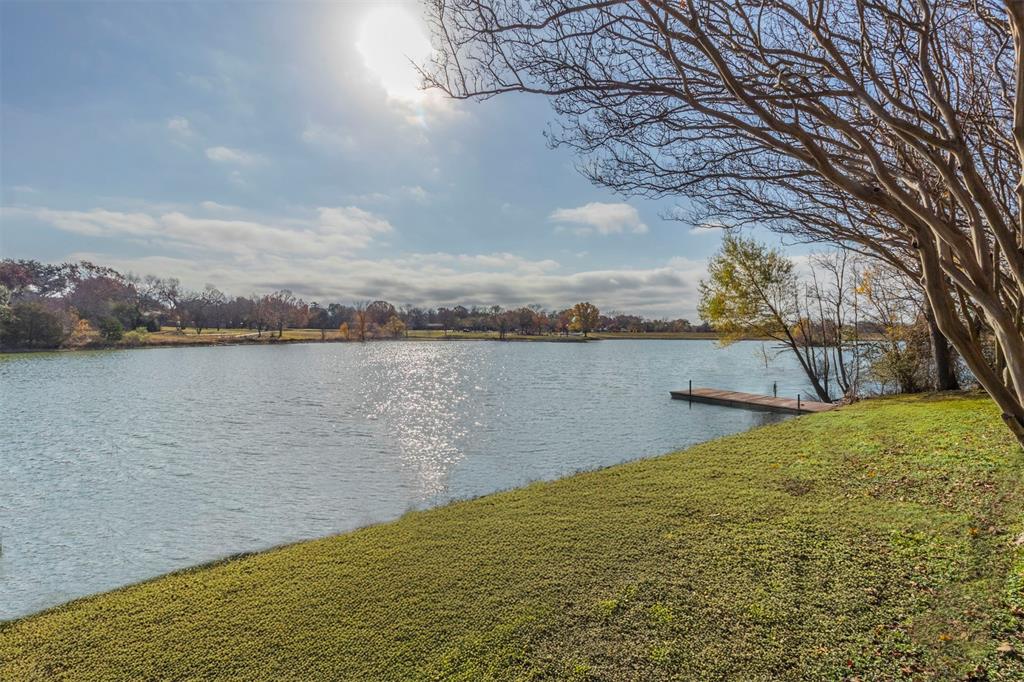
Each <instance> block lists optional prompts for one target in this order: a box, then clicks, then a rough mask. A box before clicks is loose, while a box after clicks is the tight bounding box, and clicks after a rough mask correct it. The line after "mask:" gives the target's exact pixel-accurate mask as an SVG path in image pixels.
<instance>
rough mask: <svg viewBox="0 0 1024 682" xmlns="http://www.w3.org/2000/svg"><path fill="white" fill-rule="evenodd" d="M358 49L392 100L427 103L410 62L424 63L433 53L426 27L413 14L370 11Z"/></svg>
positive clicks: (361, 29) (397, 10)
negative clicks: (424, 101)
mask: <svg viewBox="0 0 1024 682" xmlns="http://www.w3.org/2000/svg"><path fill="white" fill-rule="evenodd" d="M355 46H356V50H358V51H359V54H360V55H362V58H363V62H364V63H365V64H366V68H367V69H369V71H370V72H371V73H373V75H374V76H376V77H377V79H378V80H379V81H380V83H381V85H382V86H383V87H384V90H385V91H386V92H387V94H388V97H391V98H392V99H396V100H400V101H404V102H408V103H410V104H420V103H422V102H423V100H424V98H425V97H426V93H425V92H424V91H423V90H420V88H419V86H420V76H419V74H418V73H417V72H416V69H414V68H413V66H412V64H411V63H410V60H412V62H415V63H417V64H418V63H421V62H423V61H424V60H425V59H427V58H428V57H430V55H431V53H432V52H433V49H432V48H431V46H430V40H429V39H428V38H427V35H426V33H425V31H424V27H423V25H422V24H421V23H420V22H419V21H418V20H417V18H416V17H415V16H413V15H412V14H411V13H410V12H409V11H407V10H405V9H402V8H401V7H395V6H393V5H392V6H385V7H375V8H374V9H372V10H370V11H369V12H368V13H367V14H366V16H365V17H364V18H363V22H362V24H361V25H360V27H359V36H358V38H357V39H356V43H355Z"/></svg>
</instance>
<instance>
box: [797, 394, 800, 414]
mask: <svg viewBox="0 0 1024 682" xmlns="http://www.w3.org/2000/svg"><path fill="white" fill-rule="evenodd" d="M796 409H798V410H799V409H800V394H799V393H797V394H796Z"/></svg>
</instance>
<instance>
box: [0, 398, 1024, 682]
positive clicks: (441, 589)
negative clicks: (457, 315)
mask: <svg viewBox="0 0 1024 682" xmlns="http://www.w3.org/2000/svg"><path fill="white" fill-rule="evenodd" d="M697 416H698V415H697V414H696V413H693V414H688V413H687V414H684V413H681V414H680V418H681V419H687V418H697ZM1004 431H1005V429H1004V427H1003V426H1002V424H1001V422H1000V421H999V419H998V417H997V414H996V411H995V410H994V409H993V408H992V406H991V405H990V404H989V403H988V402H987V401H985V400H983V399H980V398H949V397H932V398H909V399H890V400H879V401H870V402H866V403H861V404H859V405H856V406H853V407H850V408H844V409H842V410H838V411H835V412H830V413H825V414H819V415H810V416H805V417H801V418H799V419H796V420H792V421H789V422H786V423H784V424H780V425H776V426H770V427H766V428H763V429H760V430H756V431H752V432H749V433H746V434H741V435H738V436H733V437H730V438H725V439H722V440H718V441H714V442H711V443H707V444H704V445H700V446H697V447H694V448H691V449H689V450H687V451H684V452H680V453H675V454H671V455H667V456H664V457H659V458H655V459H648V460H642V461H636V462H633V463H629V464H624V465H621V466H616V467H612V468H609V469H604V470H601V471H597V472H593V473H585V474H581V475H577V476H573V477H570V478H566V479H563V480H560V481H556V482H553V483H537V484H534V485H531V486H529V487H526V488H523V489H519V490H514V491H510V492H506V493H501V494H497V495H491V496H488V497H484V498H480V499H477V500H472V501H467V502H461V503H457V504H452V505H450V506H447V507H443V508H440V509H435V510H432V511H425V512H415V513H410V514H408V515H406V516H405V517H403V518H402V519H401V520H399V521H397V522H394V523H389V524H385V525H380V526H374V527H370V528H366V529H363V530H360V531H357V532H354V533H349V534H346V535H342V536H338V537H331V538H325V539H322V540H317V541H313V542H307V543H302V544H297V545H292V546H287V547H283V548H280V549H276V550H273V551H269V552H265V553H261V554H256V555H250V556H247V557H242V558H237V559H234V560H231V561H227V562H223V563H219V564H216V565H212V566H208V567H203V568H199V569H195V570H191V571H185V572H182V573H178V574H174V575H170V576H167V577H164V578H160V579H157V580H153V581H150V582H147V583H143V584H140V585H136V586H132V587H128V588H125V589H122V590H119V591H116V592H113V593H109V594H105V595H100V596H97V597H93V598H88V599H84V600H80V601H78V602H74V603H72V604H70V605H67V606H64V607H61V608H58V609H55V610H52V611H49V612H46V613H43V614H41V615H38V616H35V617H30V618H27V619H24V620H21V621H16V622H14V623H11V624H8V625H7V626H5V627H4V626H0V627H2V629H0V677H4V678H10V679H53V678H60V677H66V678H69V679H97V678H129V677H130V678H175V679H185V678H190V679H192V678H208V677H213V676H218V675H219V676H230V677H243V678H264V679H316V678H331V679H353V680H358V679H425V680H426V679H431V680H433V679H459V680H479V679H571V680H589V679H594V680H633V679H636V680H651V679H655V680H656V679H758V680H776V679H793V680H796V679H837V680H838V679H849V680H852V679H859V680H873V679H886V680H889V679H936V678H937V679H963V678H965V677H967V676H969V675H976V676H978V677H976V678H975V679H1006V680H1011V679H1015V680H1020V679H1024V666H1022V664H1021V659H1020V658H1019V657H1018V655H1017V654H1016V653H1015V652H1014V651H1011V650H1010V649H1009V648H1007V646H1006V645H1007V644H1008V645H1009V646H1010V647H1013V648H1014V649H1015V650H1016V651H1021V650H1024V640H1022V623H1024V620H1022V614H1024V548H1022V547H1018V546H1017V544H1016V542H1015V538H1017V537H1018V536H1020V535H1021V533H1022V531H1024V526H1022V521H1024V514H1022V513H1024V485H1022V484H1024V480H1022V479H1024V454H1022V453H1021V452H1020V450H1019V448H1018V446H1016V445H1015V444H1014V443H1013V442H1012V441H1011V438H1010V437H1009V436H1008V434H1007V433H1004ZM1000 646H1003V651H1002V652H1000V651H998V649H999V647H1000ZM982 674H984V675H987V677H982V676H981V675H982Z"/></svg>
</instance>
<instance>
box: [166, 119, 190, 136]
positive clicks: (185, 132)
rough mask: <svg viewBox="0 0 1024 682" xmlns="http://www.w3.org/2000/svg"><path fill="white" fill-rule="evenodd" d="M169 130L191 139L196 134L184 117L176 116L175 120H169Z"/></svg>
mask: <svg viewBox="0 0 1024 682" xmlns="http://www.w3.org/2000/svg"><path fill="white" fill-rule="evenodd" d="M167 129H168V130H170V131H171V132H172V133H174V134H175V135H180V136H182V137H191V136H192V135H194V134H195V132H194V131H193V130H192V125H191V124H190V123H189V122H188V119H187V118H185V117H184V116H175V117H174V118H170V119H168V120H167Z"/></svg>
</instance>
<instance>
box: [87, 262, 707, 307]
mask: <svg viewBox="0 0 1024 682" xmlns="http://www.w3.org/2000/svg"><path fill="white" fill-rule="evenodd" d="M494 256H495V254H484V255H457V254H444V253H441V254H436V253H432V254H409V255H407V256H404V257H402V258H395V259H380V260H366V259H360V258H352V257H346V256H344V255H337V254H330V255H325V256H323V257H320V258H309V259H296V258H294V257H288V256H283V255H280V254H275V253H270V252H267V253H261V254H259V255H257V256H255V257H253V258H251V259H247V260H244V261H241V260H239V261H225V260H217V259H210V258H206V257H198V258H172V257H168V256H159V257H147V258H140V259H128V258H115V257H110V256H107V255H103V254H97V253H76V254H71V255H69V256H68V258H69V259H76V260H77V259H83V258H84V259H86V260H91V261H94V262H97V263H102V264H104V265H110V266H112V267H114V268H117V269H119V270H122V271H128V270H130V271H132V272H137V273H147V274H149V273H151V274H155V275H160V276H174V277H178V278H180V279H181V280H182V282H183V283H184V284H185V285H186V286H188V287H190V288H199V287H202V286H204V285H205V284H206V283H208V282H209V283H213V284H215V285H216V286H217V287H218V288H220V289H222V290H223V291H226V292H230V293H238V294H247V293H250V292H263V291H271V290H274V289H280V288H288V289H291V290H292V291H293V292H295V294H296V295H298V296H301V297H303V298H305V299H306V300H307V301H312V300H316V301H339V302H349V303H350V302H352V301H360V300H366V299H369V298H383V299H385V300H388V301H391V302H392V303H394V304H395V305H403V304H411V305H417V306H421V307H434V306H438V305H453V304H456V303H461V304H463V305H480V306H490V305H495V304H497V305H501V306H504V307H516V306H520V305H527V304H532V303H538V304H540V305H542V306H544V307H546V308H549V309H561V308H563V307H567V306H570V305H572V304H573V303H576V302H578V301H587V300H589V301H591V302H593V303H594V304H595V305H597V306H598V307H599V308H601V310H603V311H613V310H619V311H626V312H636V313H640V314H643V315H648V316H652V317H660V316H672V317H675V316H680V315H681V316H684V317H688V318H689V319H691V320H693V319H696V312H695V310H696V305H697V281H698V280H699V279H700V277H701V276H703V275H704V272H705V271H704V263H703V262H700V261H689V260H687V259H673V261H672V262H671V263H666V264H665V265H662V266H660V267H654V268H646V269H614V270H588V271H581V272H570V273H560V272H555V271H551V270H550V266H549V265H541V264H540V263H534V264H531V262H530V261H529V260H528V259H520V261H521V262H519V263H518V264H516V265H513V260H512V259H505V258H504V255H502V254H498V255H497V257H498V259H499V260H502V261H506V260H507V262H505V263H504V265H501V266H498V267H496V268H493V269H492V268H491V267H489V266H488V261H489V260H490V259H491V258H492V257H494ZM541 263H543V262H541ZM339 273H342V274H343V275H344V276H339Z"/></svg>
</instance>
